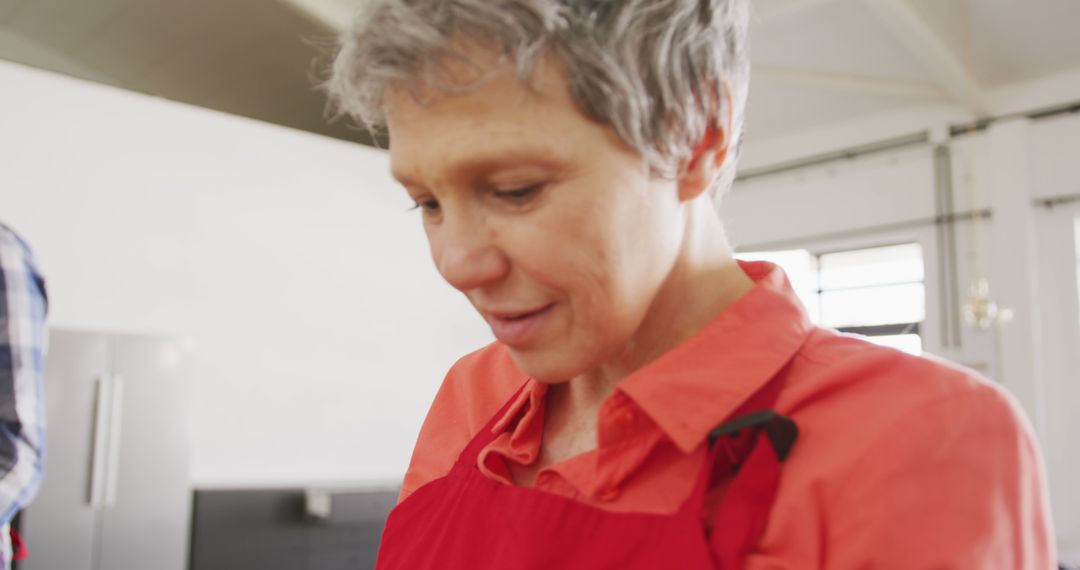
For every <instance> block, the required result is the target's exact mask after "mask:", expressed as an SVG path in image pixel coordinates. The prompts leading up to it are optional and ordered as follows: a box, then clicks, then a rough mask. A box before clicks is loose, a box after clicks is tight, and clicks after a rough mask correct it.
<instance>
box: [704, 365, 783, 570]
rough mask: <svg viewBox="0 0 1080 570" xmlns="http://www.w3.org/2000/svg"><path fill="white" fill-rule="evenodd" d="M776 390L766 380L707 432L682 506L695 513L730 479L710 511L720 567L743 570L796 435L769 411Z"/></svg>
mask: <svg viewBox="0 0 1080 570" xmlns="http://www.w3.org/2000/svg"><path fill="white" fill-rule="evenodd" d="M781 388H782V384H781V382H779V381H778V380H776V379H774V380H772V381H770V382H769V383H768V384H766V385H765V386H763V387H762V388H761V389H760V390H758V392H756V393H755V394H754V395H753V396H751V397H750V399H748V400H747V401H746V402H745V403H743V405H741V406H740V407H739V408H738V409H737V410H736V411H735V412H734V413H733V414H732V417H733V419H731V420H729V421H727V422H725V423H724V424H722V425H721V426H719V427H717V428H716V429H714V430H712V431H711V432H710V433H709V438H708V444H709V453H708V456H707V458H706V461H705V464H704V465H703V466H702V473H701V474H700V475H699V477H698V480H697V482H696V484H695V487H694V492H693V493H692V494H691V497H690V501H689V502H690V504H688V505H687V506H688V507H691V508H695V509H699V512H700V509H701V508H702V506H703V505H704V504H705V495H706V493H707V492H708V490H709V489H710V488H712V486H713V485H714V484H715V483H716V482H717V481H719V480H721V479H729V478H730V481H731V482H730V484H729V485H728V488H727V490H726V491H725V493H724V497H723V500H721V501H720V504H719V505H718V506H717V508H716V511H715V512H714V513H713V515H712V531H711V533H710V536H709V542H710V544H711V546H712V551H713V553H714V555H715V556H716V558H717V560H716V562H717V565H718V567H719V568H721V569H723V570H736V569H741V568H743V566H744V562H745V560H746V557H747V555H749V553H750V551H751V550H753V548H754V547H755V546H756V545H757V544H758V542H759V541H760V540H761V535H762V534H763V533H764V531H765V524H766V522H767V521H768V516H769V511H770V510H771V508H772V504H773V502H774V501H775V499H776V492H777V489H778V487H779V484H780V463H781V462H782V461H783V460H784V459H786V458H787V456H788V454H789V453H790V452H791V448H792V446H793V445H794V443H795V440H796V438H797V437H798V433H799V431H798V427H797V426H796V425H795V422H794V421H792V420H791V419H790V418H787V417H784V416H782V415H780V414H778V413H776V412H775V411H773V410H772V409H771V408H772V407H773V405H775V403H776V400H777V399H778V398H779V395H780V389H781ZM733 475H734V477H732V476H733Z"/></svg>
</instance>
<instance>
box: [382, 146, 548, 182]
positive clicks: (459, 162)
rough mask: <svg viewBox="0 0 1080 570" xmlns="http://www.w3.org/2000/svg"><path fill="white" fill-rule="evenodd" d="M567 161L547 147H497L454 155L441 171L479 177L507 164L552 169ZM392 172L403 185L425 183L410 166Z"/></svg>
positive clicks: (451, 175) (452, 175) (445, 174)
mask: <svg viewBox="0 0 1080 570" xmlns="http://www.w3.org/2000/svg"><path fill="white" fill-rule="evenodd" d="M522 163H524V164H522ZM564 163H565V158H564V157H562V156H560V155H559V151H558V150H556V149H553V148H551V147H548V146H536V145H521V146H512V147H498V148H491V149H484V150H480V151H475V152H473V151H469V152H467V153H465V152H462V153H460V156H457V157H451V158H450V159H448V160H447V161H446V164H447V165H448V168H447V170H446V171H445V172H441V173H439V174H440V175H441V176H443V177H447V178H450V179H457V180H462V179H468V180H478V179H482V178H484V177H485V176H487V175H489V174H491V173H493V172H494V171H496V170H498V169H501V168H506V167H513V166H518V165H523V166H524V165H527V166H540V167H547V168H551V167H555V166H558V165H560V164H564ZM391 174H392V175H393V177H394V179H395V180H397V181H398V182H399V183H401V184H402V185H405V186H410V185H412V186H423V183H421V182H419V181H418V180H416V179H414V178H413V177H412V176H411V175H410V173H409V169H407V168H395V169H392V170H391Z"/></svg>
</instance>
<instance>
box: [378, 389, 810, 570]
mask: <svg viewBox="0 0 1080 570" xmlns="http://www.w3.org/2000/svg"><path fill="white" fill-rule="evenodd" d="M523 388H524V386H523V387H522V389H523ZM779 391H780V384H779V383H778V382H777V381H775V380H773V381H770V382H769V384H767V385H766V386H765V387H764V388H762V389H761V390H760V391H759V392H758V393H756V394H755V395H754V396H753V397H751V398H750V399H749V400H748V401H747V402H746V403H745V404H743V405H742V406H741V407H740V408H739V410H737V411H736V412H735V413H734V414H732V417H734V418H736V419H734V420H731V421H729V422H726V423H725V424H724V425H722V426H721V427H719V428H717V429H716V430H714V431H713V432H712V433H711V434H710V437H709V441H710V445H711V450H710V453H708V454H707V459H706V461H705V463H704V464H703V465H702V468H701V472H700V473H699V475H698V477H697V481H696V483H695V484H694V488H693V491H692V492H691V493H690V496H689V497H687V499H686V500H685V501H684V502H683V504H682V506H681V507H680V508H679V510H678V511H677V512H676V513H674V514H651V513H614V512H609V511H605V510H603V509H599V508H596V507H593V506H590V505H586V504H583V503H579V502H577V501H574V500H572V499H569V498H566V497H561V496H557V495H553V494H550V493H545V492H543V491H538V490H536V489H532V488H525V487H517V486H511V485H505V484H502V483H499V482H497V481H493V480H492V479H489V478H488V477H486V476H485V475H484V474H482V473H481V472H480V470H479V469H478V468H477V466H476V465H477V456H478V455H479V453H480V450H482V449H483V448H484V447H485V446H486V445H487V444H489V443H490V442H491V441H492V440H494V439H495V437H496V436H497V434H494V433H492V427H493V426H494V425H495V423H496V422H497V421H498V420H499V418H501V417H502V416H503V415H504V414H505V413H506V411H507V409H508V408H509V406H510V404H511V403H512V402H513V401H514V400H515V399H516V398H517V394H515V395H514V397H513V398H511V399H510V401H508V402H507V403H506V405H505V406H503V409H502V410H500V411H499V413H497V414H495V416H494V417H493V418H492V419H491V421H490V422H488V425H487V426H485V427H484V429H482V430H480V432H479V433H478V434H477V435H476V437H474V438H473V440H472V441H471V442H470V443H469V445H467V446H466V447H465V450H464V451H462V452H461V455H460V456H459V457H458V459H457V462H456V463H455V464H454V466H453V468H452V469H451V470H450V473H449V474H447V475H446V476H444V477H442V478H439V479H436V480H434V481H431V482H430V483H428V484H426V485H424V486H422V487H420V488H419V489H417V490H416V491H415V492H413V493H412V494H411V495H409V497H408V498H406V499H405V501H403V502H402V503H401V504H399V505H398V506H397V507H396V508H395V509H394V510H393V511H392V512H391V513H390V516H389V518H388V519H387V521H386V527H385V529H384V530H383V536H382V544H381V546H380V547H379V558H378V563H377V565H376V568H377V569H378V570H398V569H403V570H404V569H407V570H426V569H440V570H481V569H485V568H487V569H492V570H495V569H497V570H518V569H537V570H540V569H544V570H549V569H559V570H573V569H578V568H580V569H589V570H596V569H603V568H612V569H615V568H617V569H619V570H633V569H650V570H655V569H657V568H678V569H680V570H681V569H687V570H690V569H696V568H721V569H723V570H735V569H740V568H742V567H743V561H744V560H745V558H746V556H747V554H749V553H750V551H751V550H752V549H753V547H754V546H755V545H756V544H757V542H758V540H760V538H761V534H762V532H763V531H764V528H765V521H766V519H767V517H768V512H769V509H770V507H771V506H772V503H773V500H774V499H775V496H776V488H777V485H778V483H779V477H780V461H782V460H783V458H784V457H786V455H787V453H788V451H789V450H790V447H791V444H792V443H793V442H794V440H795V436H796V434H797V430H796V429H795V424H794V423H793V422H791V420H789V419H787V418H784V417H783V416H779V415H777V414H775V413H773V412H772V411H770V410H769V408H770V407H771V406H772V404H773V402H775V401H776V397H777V395H778V394H779ZM520 392H521V389H519V390H518V393H519V394H520ZM761 434H764V436H765V437H759V435H761ZM733 474H734V476H733V477H732V475H733ZM718 477H720V478H723V477H732V478H731V480H730V484H729V486H728V488H727V490H726V491H725V493H724V498H723V501H722V502H721V504H720V506H719V507H718V508H717V510H716V512H715V514H714V516H713V521H712V522H713V524H712V528H713V531H712V532H711V533H706V530H705V529H706V527H705V525H704V524H703V516H704V508H705V507H704V502H705V495H706V491H707V490H708V489H709V488H710V486H711V485H712V484H713V482H714V481H715V480H716V479H717V478H718Z"/></svg>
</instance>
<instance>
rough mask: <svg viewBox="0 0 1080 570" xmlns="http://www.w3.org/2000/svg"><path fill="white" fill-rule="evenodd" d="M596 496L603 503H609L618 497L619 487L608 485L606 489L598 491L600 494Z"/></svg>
mask: <svg viewBox="0 0 1080 570" xmlns="http://www.w3.org/2000/svg"><path fill="white" fill-rule="evenodd" d="M597 498H598V499H600V500H601V501H603V502H605V503H610V502H611V501H614V500H615V499H618V498H619V488H618V487H608V488H607V489H604V490H602V491H600V496H598V497H597Z"/></svg>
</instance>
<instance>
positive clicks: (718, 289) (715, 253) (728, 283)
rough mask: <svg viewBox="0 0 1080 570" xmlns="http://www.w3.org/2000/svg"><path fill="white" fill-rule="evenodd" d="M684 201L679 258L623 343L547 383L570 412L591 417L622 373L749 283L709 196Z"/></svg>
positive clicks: (693, 328) (701, 322) (690, 330)
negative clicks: (606, 356) (608, 355)
mask: <svg viewBox="0 0 1080 570" xmlns="http://www.w3.org/2000/svg"><path fill="white" fill-rule="evenodd" d="M686 207H687V223H686V228H685V231H684V236H683V243H682V246H681V248H680V253H679V259H678V260H677V262H676V263H675V266H674V268H673V269H672V271H671V273H670V274H669V275H668V277H667V279H666V280H665V282H664V285H663V286H662V287H661V289H660V291H659V292H658V293H657V296H656V298H655V299H654V300H653V303H652V306H651V307H650V309H649V312H648V313H647V314H646V316H645V319H644V320H643V321H642V324H641V326H640V327H639V328H638V332H637V333H636V334H635V335H634V337H633V338H632V339H630V341H629V342H628V343H627V345H626V348H625V349H624V350H623V351H622V353H620V354H619V355H618V356H617V357H615V358H613V359H610V360H608V361H607V362H604V363H603V364H601V365H600V366H598V367H596V368H594V369H593V370H590V371H588V372H586V373H585V374H581V375H579V376H577V377H575V378H573V379H571V380H570V381H568V382H566V383H564V384H555V385H552V386H551V387H550V388H549V399H550V401H551V402H552V403H554V402H558V404H559V405H560V406H565V407H567V408H569V409H568V410H565V412H566V413H568V414H569V415H571V416H577V415H580V414H588V415H591V416H592V417H595V413H596V411H597V410H598V409H599V407H600V404H601V403H602V402H603V401H604V399H606V398H607V397H608V396H609V395H611V394H612V393H613V392H614V391H615V386H616V385H617V384H618V383H619V382H620V381H621V380H622V379H623V378H625V377H626V376H628V375H630V374H631V373H633V372H634V371H635V370H637V369H639V368H641V367H642V366H644V365H646V364H648V363H649V362H651V361H653V360H655V359H656V358H658V357H659V356H660V355H662V354H664V353H665V352H667V351H669V350H671V349H672V348H674V347H675V346H677V345H678V344H679V343H681V342H683V341H684V340H686V339H687V338H689V337H690V336H692V335H693V334H694V333H695V332H697V331H699V330H701V329H702V328H703V327H704V326H705V325H706V324H708V323H709V322H710V321H711V320H712V319H713V318H715V317H716V316H717V315H719V314H720V313H721V312H722V311H723V310H724V309H726V308H727V307H728V306H730V305H731V304H732V303H734V302H735V301H736V300H738V299H739V298H740V297H742V296H743V295H744V294H746V293H747V292H748V291H749V290H750V289H752V288H753V286H754V282H753V281H752V280H751V279H750V278H749V277H747V276H746V274H745V273H743V271H742V269H741V268H740V267H739V266H738V263H737V262H736V261H735V259H734V257H733V255H732V251H731V247H730V246H729V245H728V242H727V237H726V236H725V234H724V230H723V226H722V224H721V223H720V220H719V217H718V216H717V214H716V212H715V210H714V209H713V208H714V207H713V204H712V202H711V200H709V199H708V198H707V197H705V198H702V199H698V200H695V201H694V202H691V203H689V204H687V205H686ZM551 390H553V391H554V392H555V393H554V394H552V393H551Z"/></svg>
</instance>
